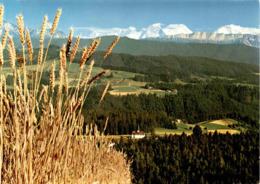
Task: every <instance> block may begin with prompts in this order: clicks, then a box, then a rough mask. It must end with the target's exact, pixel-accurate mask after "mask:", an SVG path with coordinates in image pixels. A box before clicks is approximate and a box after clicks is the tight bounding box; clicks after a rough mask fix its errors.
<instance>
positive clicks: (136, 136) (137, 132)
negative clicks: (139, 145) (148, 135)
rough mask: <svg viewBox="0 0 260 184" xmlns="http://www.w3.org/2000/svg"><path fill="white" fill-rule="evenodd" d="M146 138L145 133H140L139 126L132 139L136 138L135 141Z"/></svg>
mask: <svg viewBox="0 0 260 184" xmlns="http://www.w3.org/2000/svg"><path fill="white" fill-rule="evenodd" d="M144 137H145V133H144V132H143V131H140V127H139V125H138V129H137V131H135V130H134V131H133V132H132V138H135V139H142V138H144Z"/></svg>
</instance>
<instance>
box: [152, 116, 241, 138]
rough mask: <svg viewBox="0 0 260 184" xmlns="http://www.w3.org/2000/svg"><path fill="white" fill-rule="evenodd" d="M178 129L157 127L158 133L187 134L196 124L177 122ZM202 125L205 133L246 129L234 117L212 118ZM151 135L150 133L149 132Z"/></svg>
mask: <svg viewBox="0 0 260 184" xmlns="http://www.w3.org/2000/svg"><path fill="white" fill-rule="evenodd" d="M233 124H234V125H238V126H237V127H235V128H230V127H228V125H233ZM176 125H177V129H166V128H156V129H155V134H156V135H165V134H178V135H180V134H182V133H183V132H184V133H185V134H187V135H191V134H192V129H193V128H194V127H195V126H196V124H188V123H178V122H177V123H176ZM198 125H199V126H200V127H201V129H202V132H203V133H209V132H215V131H217V132H218V133H226V132H229V133H230V134H236V133H240V132H241V131H243V130H245V129H244V128H243V127H241V126H239V125H240V123H239V122H238V121H236V120H233V119H222V120H210V121H205V122H201V123H198ZM148 135H149V134H148Z"/></svg>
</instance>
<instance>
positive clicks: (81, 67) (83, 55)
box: [79, 47, 87, 70]
mask: <svg viewBox="0 0 260 184" xmlns="http://www.w3.org/2000/svg"><path fill="white" fill-rule="evenodd" d="M86 52H87V48H86V47H84V48H83V51H82V55H81V60H80V64H79V66H80V67H79V68H80V70H83V68H84V65H85V61H84V58H85V55H86Z"/></svg>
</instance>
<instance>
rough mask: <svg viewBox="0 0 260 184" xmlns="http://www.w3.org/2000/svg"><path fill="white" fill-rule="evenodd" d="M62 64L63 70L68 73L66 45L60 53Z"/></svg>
mask: <svg viewBox="0 0 260 184" xmlns="http://www.w3.org/2000/svg"><path fill="white" fill-rule="evenodd" d="M60 63H61V65H62V68H63V70H64V71H66V64H67V58H66V48H65V45H63V47H62V49H61V51H60Z"/></svg>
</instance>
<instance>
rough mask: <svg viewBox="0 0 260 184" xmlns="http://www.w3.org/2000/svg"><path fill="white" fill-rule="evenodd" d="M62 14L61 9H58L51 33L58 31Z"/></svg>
mask: <svg viewBox="0 0 260 184" xmlns="http://www.w3.org/2000/svg"><path fill="white" fill-rule="evenodd" d="M60 15H61V9H58V10H57V14H56V17H55V19H54V21H53V24H52V28H51V35H53V34H54V33H55V31H56V28H57V25H58V23H59V20H60Z"/></svg>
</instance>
